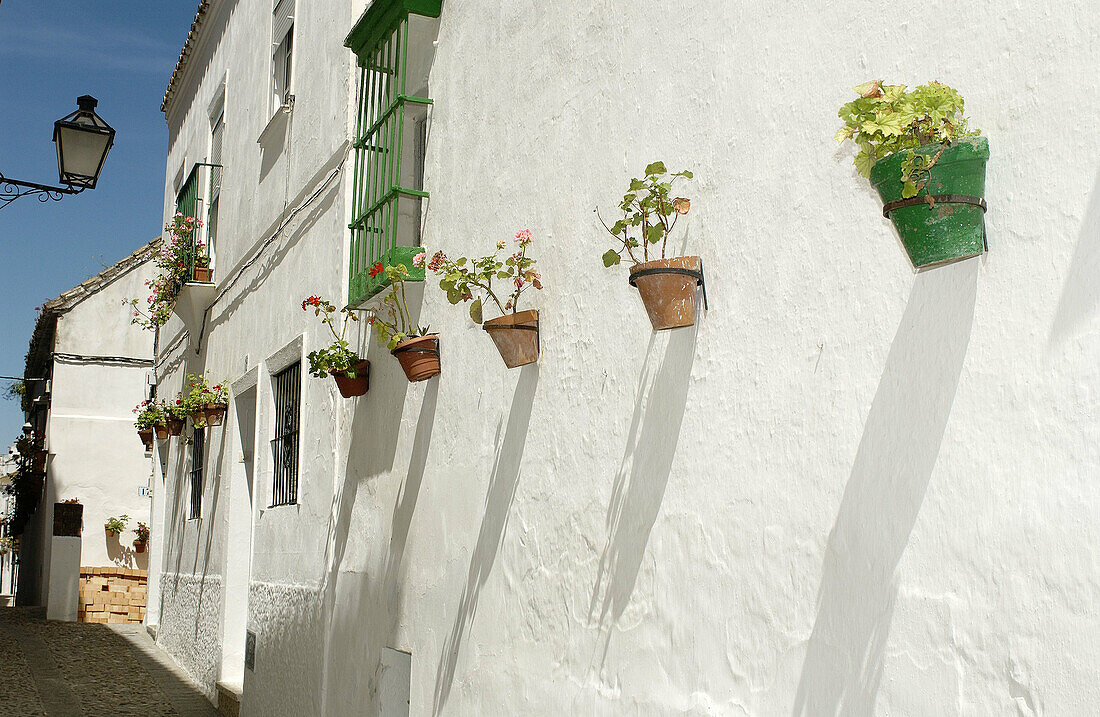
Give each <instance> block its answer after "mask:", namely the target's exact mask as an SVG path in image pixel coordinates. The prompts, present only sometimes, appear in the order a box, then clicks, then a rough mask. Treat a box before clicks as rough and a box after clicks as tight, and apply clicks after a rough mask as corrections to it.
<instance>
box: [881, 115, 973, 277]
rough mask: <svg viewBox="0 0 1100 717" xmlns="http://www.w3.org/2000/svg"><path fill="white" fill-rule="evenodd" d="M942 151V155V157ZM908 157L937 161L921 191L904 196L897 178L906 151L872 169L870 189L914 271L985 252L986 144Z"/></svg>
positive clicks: (921, 150)
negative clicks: (935, 157) (875, 192)
mask: <svg viewBox="0 0 1100 717" xmlns="http://www.w3.org/2000/svg"><path fill="white" fill-rule="evenodd" d="M941 149H942V152H941ZM913 152H914V153H915V154H917V155H923V156H933V157H934V156H936V154H937V153H939V159H937V160H936V163H935V164H934V165H932V167H931V168H929V169H928V171H927V173H926V176H925V177H924V185H923V187H922V188H921V190H920V191H919V192H918V193H917V194H916V195H914V196H912V197H904V196H903V189H904V184H903V183H902V181H901V180H900V179H899V176H900V175H901V171H902V170H901V167H902V164H903V162H905V161H906V158H907V156H908V153H907V152H895V153H894V154H892V155H890V156H889V157H886V158H885V159H882V160H880V161H879V162H877V163H876V164H875V166H874V167H872V168H871V184H872V185H873V186H874V188H875V190H876V191H877V192H878V194H879V197H881V198H882V203H883V208H882V215H883V216H884V217H887V218H889V219H890V220H891V221H892V222H893V223H894V228H895V229H897V232H898V236H900V237H901V243H902V244H903V245H904V246H905V251H906V253H908V254H909V260H910V261H911V262H913V266H914V267H915V268H917V269H920V268H925V267H933V266H941V265H943V264H950V263H952V262H955V261H960V260H962V259H969V258H970V257H974V256H979V255H980V254H981V253H982V252H983V251H984V250H985V206H986V205H985V199H984V198H983V197H984V196H985V165H986V161H987V160H988V159H989V140H987V139H986V138H985V137H965V138H963V139H960V140H957V141H956V142H954V143H953V144H951V145H949V146H946V147H942V146H941V145H925V146H923V147H918V148H916V149H915V150H913Z"/></svg>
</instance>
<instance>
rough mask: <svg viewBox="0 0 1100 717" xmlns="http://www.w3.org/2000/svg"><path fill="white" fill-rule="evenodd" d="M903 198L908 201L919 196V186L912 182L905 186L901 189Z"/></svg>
mask: <svg viewBox="0 0 1100 717" xmlns="http://www.w3.org/2000/svg"><path fill="white" fill-rule="evenodd" d="M901 196H902V197H904V198H906V199H909V198H910V197H915V196H917V185H916V184H914V183H913V182H912V180H910V181H908V182H906V183H905V184H903V185H902V187H901Z"/></svg>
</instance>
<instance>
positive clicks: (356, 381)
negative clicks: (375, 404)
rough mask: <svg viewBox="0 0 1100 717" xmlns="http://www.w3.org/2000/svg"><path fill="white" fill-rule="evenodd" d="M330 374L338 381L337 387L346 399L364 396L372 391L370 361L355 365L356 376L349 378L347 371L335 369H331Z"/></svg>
mask: <svg viewBox="0 0 1100 717" xmlns="http://www.w3.org/2000/svg"><path fill="white" fill-rule="evenodd" d="M329 373H330V374H331V375H332V377H333V378H334V379H336V387H337V388H339V389H340V395H341V396H343V397H344V398H354V397H356V396H362V395H363V394H364V393H366V392H367V391H368V390H369V389H370V361H360V362H359V363H357V364H355V376H348V372H347V371H337V370H335V369H329Z"/></svg>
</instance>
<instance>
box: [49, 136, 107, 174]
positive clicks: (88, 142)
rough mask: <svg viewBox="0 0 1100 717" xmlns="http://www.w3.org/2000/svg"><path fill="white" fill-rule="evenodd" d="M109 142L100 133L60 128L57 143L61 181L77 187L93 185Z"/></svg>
mask: <svg viewBox="0 0 1100 717" xmlns="http://www.w3.org/2000/svg"><path fill="white" fill-rule="evenodd" d="M109 140H110V137H109V136H108V135H106V134H103V133H100V132H87V131H83V130H79V129H76V128H73V127H66V126H61V127H60V128H59V130H58V142H57V153H58V164H59V166H60V169H61V181H62V182H65V183H68V182H72V183H73V184H75V185H78V186H92V185H94V184H95V181H96V172H97V171H99V168H100V164H101V163H102V161H103V156H104V154H105V153H106V151H107V142H108V141H109Z"/></svg>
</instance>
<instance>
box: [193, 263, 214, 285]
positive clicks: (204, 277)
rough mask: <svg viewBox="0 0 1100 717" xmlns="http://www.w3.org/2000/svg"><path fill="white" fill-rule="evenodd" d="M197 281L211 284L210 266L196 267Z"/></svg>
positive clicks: (195, 275)
mask: <svg viewBox="0 0 1100 717" xmlns="http://www.w3.org/2000/svg"><path fill="white" fill-rule="evenodd" d="M194 277H195V281H198V282H204V283H209V282H210V267H208V266H196V267H195V272H194Z"/></svg>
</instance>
